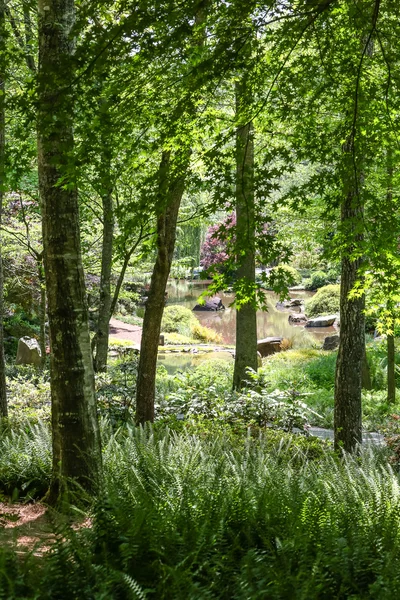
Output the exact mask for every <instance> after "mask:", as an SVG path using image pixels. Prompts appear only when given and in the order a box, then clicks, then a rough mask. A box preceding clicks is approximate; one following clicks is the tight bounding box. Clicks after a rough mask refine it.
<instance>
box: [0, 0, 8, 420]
mask: <svg viewBox="0 0 400 600" xmlns="http://www.w3.org/2000/svg"><path fill="white" fill-rule="evenodd" d="M5 43H6V28H5V6H4V0H0V226H1V220H2V215H3V198H4V189H5V150H6V148H5V145H6V140H5V79H6V65H5V61H6V59H5V52H4V49H5ZM1 249H2V240H1V239H0V417H7V390H6V363H5V355H4V331H3V317H4V300H3V297H4V292H3V287H4V284H3V282H4V276H3V260H2V253H1Z"/></svg>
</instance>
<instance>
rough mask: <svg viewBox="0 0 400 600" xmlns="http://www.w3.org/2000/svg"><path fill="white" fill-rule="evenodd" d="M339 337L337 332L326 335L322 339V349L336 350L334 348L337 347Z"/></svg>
mask: <svg viewBox="0 0 400 600" xmlns="http://www.w3.org/2000/svg"><path fill="white" fill-rule="evenodd" d="M339 339H340V338H339V336H338V335H337V334H335V335H328V336H327V337H326V338H325V339H324V343H323V345H322V350H336V348H338V347H339Z"/></svg>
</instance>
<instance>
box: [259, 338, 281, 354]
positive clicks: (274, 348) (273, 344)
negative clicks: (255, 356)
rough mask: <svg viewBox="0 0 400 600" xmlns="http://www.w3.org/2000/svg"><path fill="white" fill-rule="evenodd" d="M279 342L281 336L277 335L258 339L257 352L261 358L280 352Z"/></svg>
mask: <svg viewBox="0 0 400 600" xmlns="http://www.w3.org/2000/svg"><path fill="white" fill-rule="evenodd" d="M281 342H282V338H278V337H267V338H264V339H263V340H258V342H257V352H259V353H260V354H261V356H262V357H263V358H264V357H265V356H270V355H271V354H275V352H280V351H281V350H282V348H281Z"/></svg>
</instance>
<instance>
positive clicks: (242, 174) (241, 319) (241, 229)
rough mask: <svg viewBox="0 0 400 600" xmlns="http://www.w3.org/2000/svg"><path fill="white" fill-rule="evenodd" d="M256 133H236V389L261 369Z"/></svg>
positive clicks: (239, 103) (241, 97)
mask: <svg viewBox="0 0 400 600" xmlns="http://www.w3.org/2000/svg"><path fill="white" fill-rule="evenodd" d="M245 77H246V75H245V76H244V77H243V80H242V82H241V84H238V85H237V86H236V111H237V114H238V115H240V112H241V110H242V109H243V105H244V103H245V100H246V83H245ZM254 213H255V207H254V132H253V125H252V123H247V124H246V125H244V126H240V127H238V129H237V132H236V245H237V261H238V269H237V272H236V273H237V279H238V284H239V287H240V289H241V290H242V293H243V294H245V295H246V298H245V299H244V301H243V300H242V299H241V298H240V296H239V293H238V292H236V297H237V308H238V310H237V313H236V353H235V368H234V372H233V388H234V389H240V387H241V386H242V382H243V380H244V379H245V378H246V369H247V368H249V367H250V368H251V369H253V370H254V371H257V367H258V360H257V309H256V294H255V269H256V262H255V214H254Z"/></svg>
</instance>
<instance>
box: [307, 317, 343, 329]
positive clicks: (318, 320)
mask: <svg viewBox="0 0 400 600" xmlns="http://www.w3.org/2000/svg"><path fill="white" fill-rule="evenodd" d="M335 320H336V315H328V316H326V317H315V319H310V320H309V321H308V322H307V323H306V327H331V326H332V325H333V324H334V322H335Z"/></svg>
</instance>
